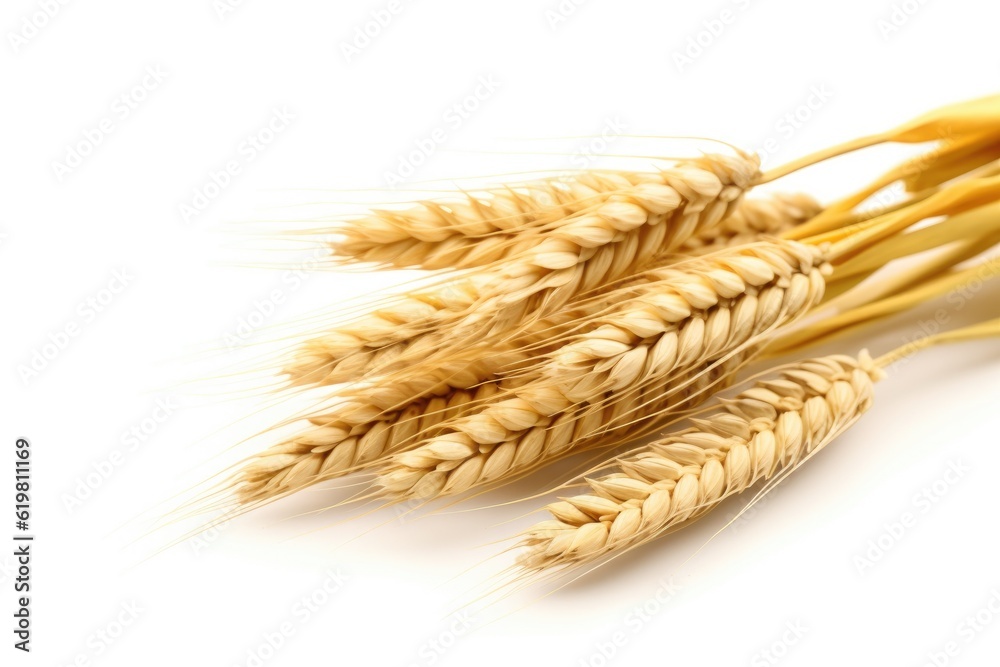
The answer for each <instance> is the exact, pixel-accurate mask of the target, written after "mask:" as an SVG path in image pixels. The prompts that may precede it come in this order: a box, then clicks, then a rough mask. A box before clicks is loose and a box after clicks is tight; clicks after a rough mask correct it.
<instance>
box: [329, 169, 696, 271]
mask: <svg viewBox="0 0 1000 667" xmlns="http://www.w3.org/2000/svg"><path fill="white" fill-rule="evenodd" d="M688 164H691V165H695V166H696V167H697V166H698V165H699V160H680V161H678V162H677V163H676V165H675V168H681V169H683V168H684V167H685V166H686V165H688ZM663 185H664V179H663V177H662V175H661V174H660V173H657V172H641V171H638V172H634V171H586V172H581V173H579V174H571V175H568V176H565V177H559V178H550V179H541V180H538V181H531V182H527V183H523V184H520V185H511V186H504V187H498V188H494V189H490V190H486V191H485V192H482V193H470V194H467V195H464V196H463V197H459V198H454V199H452V200H443V201H421V202H417V203H416V204H415V205H414V206H411V207H410V208H407V209H404V210H396V211H391V210H376V211H372V212H371V213H370V214H368V215H366V216H363V217H360V218H356V219H353V220H349V221H347V222H346V223H344V224H343V225H340V226H338V227H337V228H335V229H334V230H325V231H326V233H329V232H330V231H334V232H335V233H337V234H338V236H339V238H338V239H337V240H336V241H334V242H333V243H332V244H331V246H330V247H331V250H332V252H333V254H334V255H335V256H337V257H339V258H342V259H350V260H353V261H358V262H368V263H373V264H376V265H380V266H387V267H395V268H421V269H430V270H434V269H443V268H457V269H467V268H472V267H478V266H485V265H488V264H493V263H495V262H498V261H502V260H505V259H509V258H511V257H515V256H517V255H519V254H520V253H522V252H523V251H525V250H527V249H529V248H530V245H531V244H532V243H536V242H537V240H536V239H535V238H533V237H529V238H528V239H527V241H528V243H527V244H525V243H524V242H523V241H524V240H525V237H526V234H525V232H528V231H532V232H538V233H541V234H542V235H544V234H545V233H546V232H547V231H552V230H554V229H556V228H557V227H558V226H559V225H561V224H562V221H563V220H564V219H565V218H568V217H571V216H573V215H574V214H577V213H581V212H586V211H591V210H595V209H597V210H599V208H600V206H601V204H602V203H604V202H607V201H609V200H610V199H613V198H615V197H616V196H619V195H628V194H629V193H633V194H637V195H638V194H641V193H643V192H646V193H648V195H650V196H653V195H654V194H655V193H657V192H660V193H661V194H662V192H663V191H662V186H663Z"/></svg>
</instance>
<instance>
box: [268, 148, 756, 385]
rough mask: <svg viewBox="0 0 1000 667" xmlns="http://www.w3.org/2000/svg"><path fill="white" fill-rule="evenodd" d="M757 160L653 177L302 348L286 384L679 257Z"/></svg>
mask: <svg viewBox="0 0 1000 667" xmlns="http://www.w3.org/2000/svg"><path fill="white" fill-rule="evenodd" d="M758 166H759V160H758V159H757V157H756V156H752V157H751V156H746V155H741V156H739V157H729V156H716V155H712V156H705V157H703V158H699V159H698V160H692V161H689V162H687V163H685V164H683V165H681V166H678V167H675V168H673V169H667V170H664V171H662V172H659V177H660V182H659V183H644V184H641V185H640V186H637V187H636V188H634V189H633V190H631V191H626V192H621V193H616V194H614V195H612V196H611V197H609V198H608V200H607V201H605V202H603V203H601V204H599V205H597V206H595V207H593V208H592V209H590V210H586V211H584V212H581V213H578V214H575V215H573V216H571V217H569V218H567V219H565V220H563V221H562V222H560V224H559V225H557V226H554V227H553V228H552V229H549V230H546V231H545V232H544V233H543V232H538V231H526V232H525V234H527V235H528V237H529V238H530V239H531V242H530V246H531V250H530V252H527V253H525V254H523V255H520V256H518V257H513V258H509V259H508V260H507V261H505V262H502V263H500V264H498V265H496V266H491V267H486V268H483V269H481V270H479V271H472V272H471V273H469V274H467V275H465V276H463V277H461V278H458V279H454V280H451V281H448V282H446V283H444V284H441V285H439V286H437V287H435V288H432V289H428V290H423V291H420V292H414V293H411V294H409V295H405V296H403V297H400V298H399V299H397V300H396V301H395V303H393V304H392V305H391V306H387V307H385V308H381V309H379V310H377V311H375V312H374V313H371V314H370V315H368V316H366V317H364V318H362V319H360V320H358V321H356V322H355V323H353V324H348V325H345V326H342V327H339V328H338V329H337V330H335V331H333V332H331V333H329V334H326V335H324V336H321V337H318V338H315V339H313V340H310V341H307V342H306V343H305V344H304V345H302V346H301V347H300V349H299V350H298V351H297V352H296V356H295V359H294V361H293V362H292V363H291V364H289V365H288V366H287V367H286V368H285V369H284V372H285V373H286V374H287V375H288V376H289V378H290V379H291V381H292V382H297V383H310V382H313V381H314V378H317V377H319V378H322V381H323V382H326V383H336V382H345V381H350V380H352V379H355V378H356V377H358V376H359V375H361V374H365V373H371V372H375V371H378V370H379V369H384V368H386V367H387V366H390V365H392V364H399V363H402V362H403V361H404V360H408V361H413V360H416V359H419V358H421V357H424V356H427V355H429V354H432V353H435V352H441V351H442V350H449V351H450V350H452V349H455V348H456V347H460V346H462V345H464V344H465V343H463V342H462V341H463V340H468V339H472V340H478V339H480V338H482V337H484V336H487V335H498V334H502V333H505V332H509V331H511V330H516V329H517V328H518V327H520V326H522V325H525V323H530V322H532V321H534V320H536V319H538V318H542V317H545V316H547V315H549V314H552V313H554V312H556V311H558V310H559V309H560V308H562V307H563V306H565V305H566V304H568V303H570V302H571V301H572V300H573V299H574V298H575V297H578V296H580V295H582V294H585V293H588V292H590V291H592V290H594V289H597V288H599V287H601V286H602V285H605V284H607V283H609V282H612V281H615V280H618V279H620V278H623V277H627V276H629V275H631V274H632V273H634V272H635V271H637V270H640V269H642V268H644V267H645V266H647V265H648V264H649V263H650V261H651V260H652V259H653V258H654V257H655V256H656V255H657V254H660V253H664V252H670V251H672V250H676V249H678V248H679V247H680V246H681V245H682V244H683V243H684V242H685V241H687V240H688V239H689V238H691V237H692V236H693V235H695V234H696V233H698V232H700V231H701V230H706V229H709V228H712V227H714V226H716V225H717V224H718V223H719V222H720V221H721V220H723V219H724V218H725V217H726V216H727V215H728V214H729V213H730V211H731V209H732V208H733V207H735V205H736V204H737V202H738V201H739V199H740V198H741V196H742V194H743V192H744V191H746V189H747V188H749V187H750V186H751V185H752V184H753V180H754V178H756V177H757V176H758V175H759V172H758Z"/></svg>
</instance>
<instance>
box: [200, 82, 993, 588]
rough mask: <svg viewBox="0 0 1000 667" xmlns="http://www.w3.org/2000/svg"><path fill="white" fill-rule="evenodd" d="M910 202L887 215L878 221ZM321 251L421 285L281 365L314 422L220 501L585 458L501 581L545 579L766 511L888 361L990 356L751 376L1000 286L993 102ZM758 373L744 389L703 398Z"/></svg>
mask: <svg viewBox="0 0 1000 667" xmlns="http://www.w3.org/2000/svg"><path fill="white" fill-rule="evenodd" d="M890 142H894V143H909V144H915V145H920V147H921V148H922V152H920V153H919V154H917V155H916V157H913V158H911V159H909V160H907V161H906V162H905V163H903V164H901V165H899V166H898V167H896V168H895V169H893V170H891V171H889V172H887V173H886V174H884V175H883V176H882V177H880V178H878V179H876V180H875V181H874V182H871V183H865V184H862V185H863V187H861V188H859V189H858V190H857V191H856V192H853V193H852V194H850V195H849V196H847V197H844V198H843V199H841V200H839V201H836V202H834V203H832V204H829V205H827V206H822V205H821V204H820V203H818V202H817V201H816V200H815V199H813V198H812V197H811V196H809V195H808V194H775V193H774V191H773V190H771V189H770V188H768V189H767V192H766V193H760V194H758V193H755V192H753V191H754V190H755V189H757V188H758V187H759V186H762V185H764V184H769V183H772V182H774V181H776V180H779V179H780V178H782V177H783V176H785V175H787V174H789V173H791V172H794V171H798V170H799V169H802V168H804V167H807V166H810V165H812V164H815V163H817V162H820V161H823V160H827V159H830V158H836V157H838V156H840V155H842V154H845V153H848V152H852V151H856V150H860V149H863V148H866V147H869V146H872V145H875V144H880V143H890ZM900 185H901V186H902V189H903V191H904V192H905V195H904V196H902V197H901V198H899V199H898V201H896V202H894V203H893V204H891V205H888V206H886V205H883V206H877V207H872V206H871V205H870V203H871V201H872V197H873V196H875V195H877V194H879V193H881V192H883V191H885V190H886V188H890V187H895V188H899V186H900ZM855 187H856V186H855ZM316 234H318V235H319V236H317V239H319V240H320V241H321V242H322V243H324V244H325V245H324V247H325V248H326V249H327V250H328V251H329V259H330V262H331V263H333V264H336V265H337V266H358V267H368V268H371V269H421V270H426V271H433V272H434V273H433V274H428V275H431V276H432V277H433V280H431V281H430V282H427V281H425V282H427V284H425V285H423V286H420V287H419V288H414V289H412V290H411V291H409V292H407V293H404V294H399V295H393V296H390V297H386V298H384V299H382V300H381V301H380V302H379V303H378V307H377V308H376V309H374V310H372V311H371V312H368V313H367V314H365V315H364V316H362V317H359V318H357V319H354V320H353V321H348V322H346V323H343V324H340V325H338V326H334V327H332V328H330V329H328V330H325V331H317V332H315V333H314V334H313V335H311V336H310V337H304V338H303V339H302V341H301V343H299V344H298V345H297V346H296V347H295V348H294V349H293V350H292V351H291V353H290V354H289V355H288V357H287V359H286V361H285V362H284V363H283V365H282V368H281V373H282V375H283V376H284V380H285V382H284V386H283V389H282V391H286V392H302V391H311V392H318V393H319V394H320V395H322V396H323V397H324V401H323V403H322V407H321V408H316V409H315V410H313V411H312V412H310V413H309V414H305V415H303V416H302V418H301V420H300V428H299V430H298V432H297V433H295V434H294V435H291V436H290V437H287V438H285V439H282V440H281V441H280V442H274V443H273V444H270V446H269V447H267V448H266V449H263V451H259V452H258V453H256V454H255V455H253V456H251V457H250V458H249V459H247V460H245V461H244V462H243V463H241V464H240V465H239V466H238V468H237V469H236V470H235V471H234V472H233V473H232V474H231V476H229V477H227V479H226V481H225V482H224V485H223V488H221V490H216V491H214V492H213V493H214V494H215V495H214V496H212V497H213V498H214V499H216V500H218V501H219V503H221V504H229V505H234V506H235V507H236V508H237V509H238V510H240V511H244V510H250V509H252V508H256V507H259V506H261V505H263V504H266V503H270V502H272V501H274V500H277V499H279V498H282V497H284V496H286V495H288V494H291V493H294V492H296V491H300V490H302V489H305V488H306V487H309V486H312V485H315V484H318V483H321V482H326V481H329V480H333V479H334V478H339V477H342V476H346V475H349V474H350V475H355V474H360V475H361V476H362V477H361V479H362V480H363V484H364V486H363V489H362V490H361V491H360V492H357V493H355V494H354V495H353V496H351V497H349V498H347V501H350V502H358V501H366V502H369V503H371V502H374V503H376V504H378V505H382V504H391V503H398V502H405V503H406V506H407V508H408V511H412V510H413V509H416V508H418V506H420V505H422V504H424V503H427V502H430V501H432V500H435V499H439V498H443V497H452V498H453V500H459V499H463V498H464V499H468V498H469V497H470V496H471V495H474V494H478V493H480V492H482V491H484V490H486V489H491V488H494V487H496V486H498V485H502V484H506V483H509V482H510V481H512V480H514V479H517V478H519V477H521V476H523V475H526V474H528V473H531V472H534V471H536V470H538V469H539V468H540V467H542V466H545V465H547V464H549V463H551V462H553V461H556V460H558V459H561V458H563V457H566V456H569V455H572V454H576V453H579V452H581V451H583V450H593V449H601V450H602V451H603V452H604V457H603V458H605V460H604V461H603V462H600V463H598V464H597V465H595V466H593V467H592V468H590V469H589V470H587V471H586V472H585V473H584V474H583V475H581V476H579V477H577V478H574V479H572V480H568V481H567V482H566V483H565V484H563V485H561V486H560V487H558V488H559V489H566V488H572V487H582V488H576V490H575V491H573V492H572V493H574V494H576V495H569V496H565V495H564V496H563V497H561V499H559V500H557V501H555V502H552V503H551V504H549V505H547V506H546V507H545V508H544V511H546V512H547V513H548V515H549V516H548V518H547V519H546V520H544V521H541V522H540V523H538V524H537V525H535V526H534V527H532V528H530V529H528V530H527V531H526V532H525V533H524V534H523V535H521V536H520V537H519V538H515V540H518V541H517V542H516V548H517V550H518V552H519V553H518V556H517V559H516V568H518V569H519V571H520V572H522V573H529V574H530V575H537V574H541V573H544V574H546V575H548V574H552V573H554V572H557V571H564V570H565V569H566V568H572V567H577V566H580V565H582V564H585V563H591V562H594V561H596V560H598V559H607V558H608V557H612V556H615V555H617V554H620V553H622V552H624V551H625V550H627V549H630V548H632V547H634V546H637V545H639V544H643V543H646V542H648V541H650V540H652V539H653V538H655V537H658V536H661V535H664V534H666V533H669V532H672V531H674V530H676V529H678V528H680V527H683V526H685V525H688V524H689V523H690V522H692V521H694V520H696V519H698V518H700V517H701V516H703V515H704V514H706V513H707V512H708V511H709V510H711V509H712V508H714V507H716V506H717V505H718V504H719V503H721V502H722V501H723V500H724V499H726V498H728V497H730V496H733V495H736V494H740V493H742V492H744V491H746V490H748V489H750V488H751V487H755V486H761V485H763V488H764V489H765V490H766V489H767V488H769V487H770V486H771V485H773V484H775V483H777V482H778V481H780V480H781V479H782V478H783V477H784V476H785V475H787V474H789V473H790V472H791V471H793V470H794V469H795V468H797V467H798V466H799V465H800V464H802V463H803V462H804V461H805V460H806V459H808V458H810V457H812V455H813V454H815V453H817V452H818V451H819V450H820V449H822V448H823V447H825V446H826V445H827V444H828V443H829V442H830V441H831V440H833V439H834V438H835V437H837V436H838V435H840V434H841V433H842V432H843V431H844V430H846V429H847V428H848V427H849V426H851V425H852V424H853V423H854V422H855V421H856V420H857V419H858V418H859V417H860V416H861V414H862V413H864V412H865V411H866V410H868V408H869V407H870V406H871V405H872V402H873V399H874V384H875V382H877V381H878V380H879V378H880V377H882V375H883V370H884V369H885V368H886V367H887V366H888V365H889V364H891V363H893V362H894V361H895V360H897V359H899V358H900V357H902V356H904V355H907V354H909V353H910V352H912V351H914V350H916V349H917V348H920V347H926V346H929V345H932V344H935V343H938V342H942V341H951V340H966V339H971V338H983V337H987V336H994V335H997V334H1000V321H998V320H993V321H986V322H984V323H981V324H977V325H973V326H968V327H965V328H961V329H954V330H951V331H948V332H947V333H942V334H939V335H936V336H932V337H929V338H923V339H921V340H920V341H919V342H917V343H911V344H909V345H907V346H904V347H902V348H899V349H897V350H893V351H889V352H887V353H886V354H884V355H883V356H881V357H877V358H872V357H871V356H869V354H868V353H867V352H866V351H861V352H858V353H855V354H853V355H851V356H849V355H846V354H843V355H833V356H825V357H819V358H812V359H809V358H805V359H802V360H799V361H796V362H791V363H787V362H786V363H782V364H781V365H778V366H773V364H774V363H776V362H771V363H772V368H770V369H767V368H766V367H764V368H763V370H761V369H760V366H761V364H766V363H767V362H766V360H767V359H774V358H776V357H778V356H779V355H781V356H783V357H785V356H788V355H796V354H799V352H800V350H802V349H804V348H805V347H807V346H810V345H813V344H816V343H817V342H819V341H826V340H828V339H829V338H830V337H831V336H833V335H835V334H837V333H839V332H842V331H845V330H847V329H849V328H852V327H856V326H859V325H863V324H865V323H868V322H872V321H873V320H875V319H877V318H881V317H885V316H887V315H890V314H894V313H898V312H900V311H901V310H903V309H906V308H910V307H912V306H914V305H916V304H918V303H921V302H923V301H926V300H928V299H931V298H933V297H935V296H938V295H942V294H945V293H947V292H949V291H950V290H954V289H955V288H956V287H957V286H960V285H962V284H963V283H965V282H969V281H973V280H974V281H983V280H986V279H988V278H990V277H992V276H993V275H995V274H996V273H998V272H1000V262H998V261H996V260H992V259H990V257H991V255H990V251H991V249H992V248H993V246H994V244H996V243H998V242H1000V97H991V98H986V99H980V100H975V101H972V102H965V103H962V104H956V105H951V106H948V107H944V108H941V109H938V110H936V111H933V112H931V113H929V114H926V115H923V116H920V117H918V118H916V119H914V120H912V121H910V122H908V123H905V124H903V125H901V126H899V127H897V128H894V129H892V130H890V131H887V132H883V133H880V134H876V135H871V136H866V137H863V138H860V139H857V140H854V141H850V142H847V143H845V144H842V145H838V146H834V147H831V148H829V149H826V150H823V151H820V152H818V153H816V154H813V155H810V156H808V157H805V158H803V159H800V160H796V161H794V162H792V163H790V164H787V165H785V166H783V167H780V168H777V169H774V170H772V171H768V172H762V171H761V169H760V161H759V160H758V158H757V156H756V155H753V154H749V153H746V152H742V151H739V150H737V149H735V148H731V147H728V145H727V147H726V149H725V150H723V151H721V152H720V153H718V154H704V155H702V156H699V157H693V158H675V159H669V160H667V159H664V160H660V161H659V162H657V163H656V166H655V167H653V168H650V169H649V170H648V171H617V170H615V171H612V170H597V169H594V170H589V171H580V172H574V173H572V174H571V175H563V176H561V177H559V178H551V179H540V180H536V181H530V182H521V183H516V184H511V185H508V186H505V187H499V188H495V189H488V190H484V191H481V192H476V193H461V194H460V195H455V196H454V197H452V198H450V199H447V200H438V201H420V202H416V203H414V204H413V205H410V206H408V207H396V208H394V209H392V210H375V211H372V212H371V213H370V214H368V215H365V216H363V217H359V218H354V219H349V220H343V221H339V222H338V223H336V224H335V225H334V226H333V227H332V228H329V227H327V228H326V229H321V230H317V231H316ZM902 258H907V260H906V261H905V262H902V263H898V262H897V261H896V260H900V259H902ZM886 265H890V266H889V267H887V268H883V267H886ZM897 266H903V267H904V268H896V267H897ZM847 352H857V351H856V350H847ZM791 358H795V357H791ZM799 358H800V359H801V357H799ZM749 364H755V365H756V366H757V367H758V368H755V370H761V372H760V373H758V374H757V375H755V376H754V377H755V378H756V381H754V382H752V384H749V385H746V386H744V387H742V390H741V391H739V393H733V391H735V390H733V391H730V392H728V393H727V394H726V396H728V397H716V398H714V399H713V396H715V395H716V394H718V393H719V392H722V391H724V390H727V389H728V388H730V387H733V386H734V385H736V384H737V383H738V382H739V381H740V377H741V374H744V373H745V369H746V367H747V366H748V365H749ZM709 399H713V400H712V401H709ZM705 402H708V403H707V405H701V404H702V403H705ZM675 424H676V426H675ZM630 443H631V444H630ZM637 443H638V446H636V445H637ZM626 445H630V446H631V447H632V448H631V449H628V448H626V447H625V446H626ZM563 493H565V492H563ZM341 498H342V497H341ZM343 502H344V501H343V500H341V501H340V503H339V504H342V503H343ZM230 509H231V508H230Z"/></svg>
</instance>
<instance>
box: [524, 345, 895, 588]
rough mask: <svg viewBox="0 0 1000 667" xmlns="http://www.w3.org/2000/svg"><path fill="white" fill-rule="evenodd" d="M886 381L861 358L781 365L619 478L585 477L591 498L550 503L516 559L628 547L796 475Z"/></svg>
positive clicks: (540, 563) (620, 465)
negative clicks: (731, 498)
mask: <svg viewBox="0 0 1000 667" xmlns="http://www.w3.org/2000/svg"><path fill="white" fill-rule="evenodd" d="M881 375H882V371H881V370H880V368H879V366H878V365H877V364H876V363H874V362H873V361H872V359H871V358H870V357H869V356H868V354H867V353H865V352H862V353H861V354H860V355H858V357H857V358H852V357H849V356H844V355H836V356H829V357H820V358H818V359H811V360H808V361H803V362H800V363H797V364H793V365H790V366H787V367H784V368H782V369H780V371H779V372H777V373H776V374H774V375H773V376H771V377H769V378H768V379H764V380H761V381H759V382H757V383H756V384H755V385H754V386H753V387H752V388H750V389H747V390H746V391H744V392H742V393H740V394H739V395H738V396H736V397H735V398H734V399H732V400H724V401H722V408H721V409H720V410H718V411H717V412H714V413H711V414H710V415H708V416H706V417H703V418H701V419H698V420H695V422H694V423H695V426H693V427H691V428H689V429H686V430H683V431H680V432H678V433H676V434H673V435H670V436H668V437H666V438H663V439H660V440H657V441H656V442H654V443H651V444H649V445H647V446H644V447H641V448H639V449H638V450H634V451H633V452H631V453H630V454H629V455H628V456H626V457H624V458H621V459H618V460H616V461H614V462H612V463H613V466H614V472H611V473H607V474H604V475H602V476H600V477H595V478H591V479H587V485H588V486H589V487H590V488H589V490H588V492H587V493H585V494H581V495H577V496H572V497H568V498H564V499H562V500H560V501H558V502H556V503H553V504H551V505H549V506H548V507H547V508H546V509H548V510H549V512H550V513H551V514H552V519H551V520H549V521H544V522H542V523H539V524H538V525H536V526H534V527H532V528H530V529H529V530H528V531H527V532H526V534H525V535H524V538H523V541H522V543H521V544H522V546H523V547H525V551H524V552H523V553H522V554H521V555H520V557H519V559H518V563H519V564H520V565H522V566H523V567H525V568H528V569H530V570H537V569H545V568H553V567H560V566H567V565H578V564H580V563H583V562H587V561H591V560H593V559H595V558H598V557H601V556H605V555H608V554H611V553H613V552H620V551H623V550H625V549H627V548H630V547H633V546H635V545H637V544H641V543H643V542H646V541H648V540H651V539H653V538H654V537H656V536H658V535H661V534H663V533H664V532H666V531H669V530H671V529H673V528H675V527H677V526H678V525H680V524H683V523H684V522H686V521H691V520H693V519H696V518H697V517H699V516H701V515H703V514H705V513H706V512H708V511H710V510H711V509H713V508H714V507H715V506H717V505H718V504H719V503H721V502H722V501H723V500H724V499H725V498H727V497H729V496H732V495H735V494H739V493H742V492H743V491H745V490H746V489H748V488H750V487H751V486H753V485H754V484H755V483H757V482H758V481H760V480H763V479H770V478H772V477H774V476H775V475H778V474H781V473H782V472H785V471H788V470H791V469H794V468H795V467H796V466H798V465H799V464H800V463H802V462H803V461H804V460H805V459H806V458H807V457H809V456H811V455H812V454H814V453H815V452H816V451H818V450H820V449H822V448H823V447H825V446H826V445H827V444H829V442H830V441H831V440H833V438H835V437H836V436H837V435H839V434H840V433H841V432H842V431H843V430H844V429H846V428H848V427H849V426H850V425H851V424H853V423H854V422H855V421H856V420H857V419H858V418H859V417H860V416H861V415H862V414H863V413H864V412H865V411H867V410H868V408H869V407H871V404H872V399H873V383H874V382H875V381H877V380H878V379H879V378H880V377H881ZM608 465H609V464H604V465H602V466H599V469H600V468H606V467H608Z"/></svg>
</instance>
